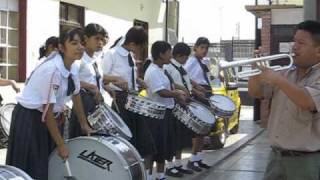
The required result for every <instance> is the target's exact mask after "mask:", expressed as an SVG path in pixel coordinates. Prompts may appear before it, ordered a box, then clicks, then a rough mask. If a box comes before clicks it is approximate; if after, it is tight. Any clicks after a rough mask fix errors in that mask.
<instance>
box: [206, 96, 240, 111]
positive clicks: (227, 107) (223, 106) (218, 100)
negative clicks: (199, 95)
mask: <svg viewBox="0 0 320 180" xmlns="http://www.w3.org/2000/svg"><path fill="white" fill-rule="evenodd" d="M210 104H211V105H212V106H214V107H216V108H218V109H220V110H222V111H229V112H233V111H235V110H236V105H235V104H234V102H233V101H232V100H231V99H230V98H229V97H227V96H224V95H220V94H215V95H213V96H211V97H210Z"/></svg>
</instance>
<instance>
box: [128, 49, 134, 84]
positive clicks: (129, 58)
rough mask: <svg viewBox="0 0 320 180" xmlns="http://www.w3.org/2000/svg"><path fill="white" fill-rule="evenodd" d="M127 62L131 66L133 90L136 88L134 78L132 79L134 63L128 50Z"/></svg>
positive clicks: (132, 76)
mask: <svg viewBox="0 0 320 180" xmlns="http://www.w3.org/2000/svg"><path fill="white" fill-rule="evenodd" d="M128 63H129V66H130V67H131V83H132V89H133V90H135V89H136V88H135V87H136V85H135V80H134V63H133V60H132V57H131V54H130V52H129V54H128Z"/></svg>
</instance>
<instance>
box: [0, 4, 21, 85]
mask: <svg viewBox="0 0 320 180" xmlns="http://www.w3.org/2000/svg"><path fill="white" fill-rule="evenodd" d="M18 26H19V15H18V12H14V11H10V10H5V9H0V75H1V78H8V79H15V80H18V61H19V49H18V47H19V31H18Z"/></svg>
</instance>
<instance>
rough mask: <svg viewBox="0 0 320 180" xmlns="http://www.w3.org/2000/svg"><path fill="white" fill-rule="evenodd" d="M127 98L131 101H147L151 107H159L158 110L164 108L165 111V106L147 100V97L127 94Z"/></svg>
mask: <svg viewBox="0 0 320 180" xmlns="http://www.w3.org/2000/svg"><path fill="white" fill-rule="evenodd" d="M127 98H128V99H129V98H132V99H141V100H143V101H148V102H150V103H152V104H153V105H156V106H159V107H160V108H165V109H166V106H165V105H164V104H161V103H158V102H155V101H152V100H151V99H149V98H147V97H144V96H139V95H132V94H129V95H128V97H127Z"/></svg>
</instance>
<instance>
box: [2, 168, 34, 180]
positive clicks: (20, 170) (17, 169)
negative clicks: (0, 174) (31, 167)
mask: <svg viewBox="0 0 320 180" xmlns="http://www.w3.org/2000/svg"><path fill="white" fill-rule="evenodd" d="M1 168H4V169H8V170H9V171H10V170H13V171H16V172H18V173H20V174H19V175H18V176H20V177H21V176H22V177H23V178H25V179H26V180H33V179H32V178H31V177H30V176H29V175H28V174H27V173H26V172H24V171H23V170H22V169H19V168H17V167H15V166H10V165H0V169H1Z"/></svg>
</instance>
